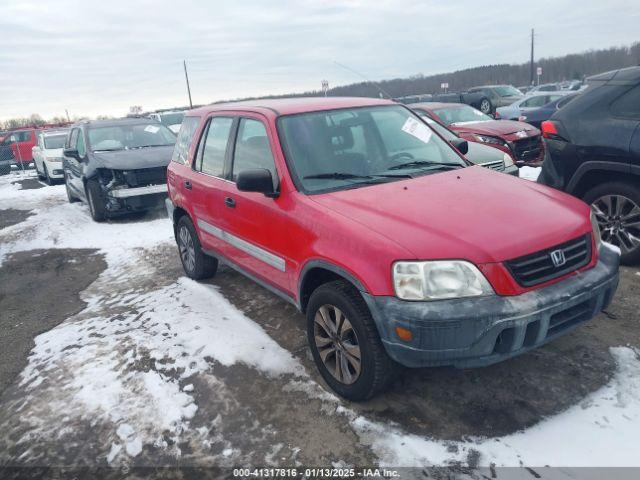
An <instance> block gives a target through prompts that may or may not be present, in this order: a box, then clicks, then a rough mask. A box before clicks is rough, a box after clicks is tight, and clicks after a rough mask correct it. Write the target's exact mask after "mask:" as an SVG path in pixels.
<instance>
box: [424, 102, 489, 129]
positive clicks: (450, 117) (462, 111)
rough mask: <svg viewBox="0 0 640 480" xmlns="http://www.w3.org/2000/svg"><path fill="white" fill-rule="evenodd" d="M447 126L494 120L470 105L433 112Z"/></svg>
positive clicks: (438, 109) (439, 109)
mask: <svg viewBox="0 0 640 480" xmlns="http://www.w3.org/2000/svg"><path fill="white" fill-rule="evenodd" d="M433 113H435V114H436V115H437V116H438V118H439V119H440V120H442V122H443V123H444V124H445V125H455V124H456V123H466V122H486V121H488V120H493V119H492V118H491V117H490V116H488V115H485V114H484V113H482V112H481V111H480V110H476V109H475V108H473V107H470V106H468V105H456V106H453V107H442V108H436V109H434V110H433Z"/></svg>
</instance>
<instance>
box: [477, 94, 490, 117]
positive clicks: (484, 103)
mask: <svg viewBox="0 0 640 480" xmlns="http://www.w3.org/2000/svg"><path fill="white" fill-rule="evenodd" d="M478 110H480V111H481V112H482V113H484V114H485V115H491V114H492V113H493V105H491V100H489V99H488V98H487V97H483V98H482V99H481V100H480V103H479V104H478Z"/></svg>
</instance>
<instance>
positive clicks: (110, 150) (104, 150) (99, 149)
mask: <svg viewBox="0 0 640 480" xmlns="http://www.w3.org/2000/svg"><path fill="white" fill-rule="evenodd" d="M120 150H124V148H98V149H97V150H94V151H93V152H94V153H98V152H119V151H120Z"/></svg>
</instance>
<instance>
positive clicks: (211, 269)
mask: <svg viewBox="0 0 640 480" xmlns="http://www.w3.org/2000/svg"><path fill="white" fill-rule="evenodd" d="M176 241H177V242H178V251H179V253H180V261H181V262H182V268H184V271H185V273H186V274H187V276H188V277H189V278H193V279H194V280H202V279H205V278H210V277H213V276H214V275H215V274H216V271H217V270H218V260H217V259H215V258H213V257H211V256H209V255H207V254H206V253H204V251H203V250H202V246H201V245H200V240H199V239H198V234H197V233H196V229H195V227H194V226H193V222H192V221H191V219H190V218H189V217H188V216H187V215H183V216H182V217H180V220H178V225H177V226H176Z"/></svg>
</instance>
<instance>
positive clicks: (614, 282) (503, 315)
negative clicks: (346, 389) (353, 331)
mask: <svg viewBox="0 0 640 480" xmlns="http://www.w3.org/2000/svg"><path fill="white" fill-rule="evenodd" d="M618 263H619V254H618V253H617V252H615V251H614V250H612V249H610V248H609V247H607V246H604V247H602V248H601V249H600V258H599V261H598V263H597V264H596V266H595V267H593V268H591V269H589V270H587V271H584V272H581V273H579V274H576V275H574V276H572V277H569V278H567V279H565V280H563V281H561V282H559V283H556V284H554V285H551V286H548V287H544V288H540V289H538V290H534V291H531V292H527V293H525V294H522V295H518V296H512V297H506V296H498V295H493V296H487V297H478V298H468V299H454V300H440V301H434V302H408V301H403V300H399V299H398V298H396V297H380V296H372V295H368V294H364V298H365V300H366V302H367V304H368V305H369V308H370V309H371V312H372V315H373V317H374V320H375V322H376V324H377V326H378V331H379V332H380V336H381V338H382V342H383V344H384V346H385V348H386V350H387V352H388V353H389V355H390V356H391V357H392V358H393V359H394V360H395V361H397V362H398V363H400V364H402V365H405V366H407V367H426V366H438V365H453V366H455V367H459V368H470V367H481V366H485V365H490V364H492V363H496V362H499V361H502V360H505V359H507V358H510V357H514V356H517V355H520V354H522V353H524V352H526V351H528V350H531V349H533V348H536V347H539V346H540V345H543V344H545V343H546V342H548V341H550V340H553V339H554V338H557V337H559V336H561V335H563V334H564V333H566V332H568V331H570V330H571V329H573V328H574V327H576V326H578V325H580V324H581V323H584V322H586V321H587V320H590V319H591V318H593V317H594V316H595V315H597V314H598V313H599V312H600V311H602V310H603V309H605V308H606V307H607V306H608V305H609V303H610V302H611V299H612V298H613V295H614V293H615V291H616V288H617V286H618ZM396 327H403V328H405V329H408V330H410V331H411V332H412V334H413V339H412V340H411V341H410V342H403V341H401V340H400V339H399V338H398V336H397V335H396V333H395V331H396Z"/></svg>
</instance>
